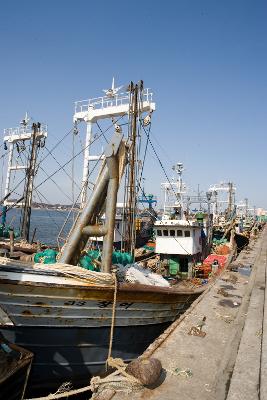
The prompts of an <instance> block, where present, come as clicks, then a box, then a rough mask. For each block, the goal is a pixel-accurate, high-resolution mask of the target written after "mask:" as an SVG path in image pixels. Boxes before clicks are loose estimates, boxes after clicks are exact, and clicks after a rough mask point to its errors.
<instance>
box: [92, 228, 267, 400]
mask: <svg viewBox="0 0 267 400" xmlns="http://www.w3.org/2000/svg"><path fill="white" fill-rule="evenodd" d="M266 260H267V228H266V229H265V230H264V231H263V232H262V233H261V235H260V236H259V237H258V239H257V240H255V241H253V242H251V243H250V245H249V247H248V249H247V250H244V251H243V252H241V253H240V255H239V257H238V258H237V260H236V261H235V262H234V264H235V266H236V270H235V271H231V272H229V271H225V273H224V274H223V275H222V276H221V277H220V278H219V279H218V280H217V281H216V283H215V284H214V285H213V286H211V287H210V288H209V289H208V290H207V291H206V292H205V293H204V294H203V295H202V296H200V298H198V299H197V300H196V301H195V302H194V303H193V304H192V306H191V307H190V309H189V310H187V312H186V313H185V314H183V315H182V316H181V317H180V318H179V320H177V321H175V322H174V323H173V324H172V325H171V326H170V327H169V328H168V329H167V330H166V331H165V332H164V333H163V334H162V335H161V336H160V337H159V338H158V339H157V340H156V341H155V342H154V343H152V344H151V346H150V347H149V348H148V349H147V350H146V351H145V353H144V354H143V357H156V358H158V359H159V360H160V361H161V363H162V367H163V372H164V373H163V374H162V379H161V382H160V383H159V385H158V386H157V387H154V388H152V389H148V388H145V389H143V390H141V391H138V392H134V393H127V395H126V394H125V392H114V391H113V390H112V391H110V390H107V391H104V392H103V393H102V395H100V396H98V397H97V399H99V400H100V399H105V400H109V399H112V400H122V399H125V398H126V396H127V398H128V399H135V400H138V399H140V400H141V399H151V400H152V399H153V400H156V399H164V400H174V399H182V400H215V399H216V400H256V399H260V400H267V296H265V293H266V267H267V261H266ZM250 266H251V268H250ZM204 317H205V318H204ZM203 318H204V320H205V322H204V325H203V327H202V331H203V332H204V334H202V335H201V336H194V335H191V334H189V332H190V330H191V328H192V327H197V326H198V325H199V324H200V325H201V323H202V324H203V322H202V321H203ZM193 330H194V328H193ZM133 339H134V338H133Z"/></svg>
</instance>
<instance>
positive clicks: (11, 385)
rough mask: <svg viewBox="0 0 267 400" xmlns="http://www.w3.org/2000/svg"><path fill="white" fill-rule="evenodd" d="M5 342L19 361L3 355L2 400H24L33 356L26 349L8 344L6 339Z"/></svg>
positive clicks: (0, 377)
mask: <svg viewBox="0 0 267 400" xmlns="http://www.w3.org/2000/svg"><path fill="white" fill-rule="evenodd" d="M1 341H2V340H1ZM3 342H4V343H6V344H8V347H9V349H11V350H12V351H13V352H15V354H17V359H16V358H14V356H11V355H9V356H8V355H6V356H5V353H4V352H2V353H1V373H0V400H7V399H8V400H22V399H23V398H24V393H25V389H26V385H27V382H28V377H29V373H30V369H31V364H32V359H33V354H32V353H31V352H30V351H28V350H25V349H24V348H21V347H19V346H16V345H14V344H12V343H8V342H9V341H8V340H7V338H6V337H5V339H4V341H3ZM3 361H4V364H3Z"/></svg>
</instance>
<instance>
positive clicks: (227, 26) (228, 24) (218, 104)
mask: <svg viewBox="0 0 267 400" xmlns="http://www.w3.org/2000/svg"><path fill="white" fill-rule="evenodd" d="M266 20H267V3H266V2H265V1H261V0H253V1H252V0H251V1H250V0H229V1H228V0H225V1H219V0H210V1H209V0H203V1H201V0H195V1H194V0H183V1H182V0H177V1H170V0H165V1H164V2H163V1H158V0H154V1H150V0H146V1H144V0H143V1H140V0H137V1H135V2H129V1H125V0H124V1H122V0H113V1H107V0H102V1H101V2H91V1H86V0H75V1H68V0H64V1H63V0H57V1H55V0H54V1H52V0H46V1H36V0H35V1H31V0H24V1H19V0H17V1H14V0H13V1H12V0H9V2H3V3H2V4H1V13H0V55H1V70H0V71H1V72H0V133H1V138H0V139H1V142H2V133H3V130H4V128H8V127H12V126H16V125H17V124H18V123H19V121H20V120H21V118H22V116H24V114H25V111H28V112H29V114H30V115H31V116H32V117H33V118H34V119H35V120H36V121H41V122H46V123H47V124H48V127H49V137H48V138H47V142H46V144H47V147H48V148H49V149H51V148H53V146H54V144H55V143H56V142H57V141H58V140H60V139H61V138H62V137H63V136H64V135H65V134H66V133H67V132H69V131H70V130H71V129H72V126H73V124H72V118H73V111H74V101H76V100H82V99H87V98H90V97H98V96H101V95H102V93H103V92H102V89H104V88H108V87H109V86H110V84H111V80H112V77H113V76H114V77H115V81H116V83H117V84H118V85H122V84H127V83H128V82H129V81H131V80H132V81H134V82H137V81H138V80H140V79H143V80H144V83H145V86H146V87H149V88H151V89H152V91H153V93H154V101H155V103H156V111H155V113H154V114H153V117H152V126H151V140H152V142H153V144H154V146H155V149H156V151H157V153H158V155H159V157H160V160H161V162H162V164H163V165H164V168H165V170H166V172H167V174H168V176H169V177H170V178H171V177H172V175H173V172H172V169H171V167H172V166H173V165H174V164H175V163H176V162H182V163H183V164H184V166H185V172H184V180H185V181H186V182H187V184H188V186H189V188H190V189H191V190H197V186H198V184H199V185H200V190H203V191H204V192H205V191H206V190H207V189H208V187H209V186H210V185H211V184H214V183H219V182H220V181H233V182H234V183H235V185H236V188H237V199H238V200H242V199H244V198H248V199H249V202H250V204H251V205H252V206H254V205H255V206H257V207H263V208H267V185H266V183H265V178H266V173H267V168H266V149H267V146H266V127H267V112H266V111H267V107H266V106H267V74H266V71H267V24H266ZM84 134H85V126H81V127H80V128H79V135H78V136H79V138H78V139H75V140H76V141H77V143H76V144H75V145H74V148H75V149H76V151H78V149H79V146H81V143H83V142H84ZM68 139H69V141H68V142H67V143H65V142H63V143H62V145H60V146H59V147H58V148H57V149H56V150H55V152H54V155H55V158H56V160H57V162H58V163H60V164H63V163H64V162H65V161H66V159H67V157H70V156H71V154H72V151H73V149H72V140H74V139H72V138H71V137H69V138H68ZM75 146H76V147H75ZM2 154H3V147H1V148H0V156H1V155H2ZM57 162H56V161H55V160H54V159H53V158H52V157H50V158H47V159H46V162H45V164H44V169H45V172H46V174H51V173H53V171H55V170H56V169H57V168H58V164H57ZM1 163H2V161H1V162H0V164H1ZM1 168H2V166H1V165H0V169H1ZM67 168H70V169H69V171H70V170H71V168H72V166H71V165H68V167H67ZM73 168H75V174H76V175H77V176H76V175H75V176H76V179H77V181H78V180H79V179H80V173H81V162H77V164H76V165H75V166H73ZM42 173H43V175H42V176H41V178H38V179H43V180H44V179H45V177H46V175H45V174H44V172H42ZM144 176H145V178H146V179H145V190H146V192H151V193H154V194H155V195H158V196H160V183H161V182H163V181H164V180H165V176H164V173H163V171H162V169H161V167H160V165H159V163H158V161H157V160H156V158H155V156H154V155H153V151H152V149H151V148H149V149H148V157H147V164H146V166H145V170H144ZM53 179H54V181H55V182H56V183H57V184H58V185H59V186H60V188H61V189H62V191H60V190H59V189H58V187H56V185H55V184H54V183H53V182H50V183H48V182H46V183H45V184H43V185H42V186H41V187H40V191H42V193H43V195H44V196H45V198H47V199H48V200H49V201H51V202H61V203H65V204H66V203H70V201H69V199H68V198H67V196H66V193H69V194H70V193H71V182H70V180H69V178H68V177H67V176H66V174H64V173H62V172H60V173H58V174H55V175H54V177H53ZM2 186H3V181H2ZM63 192H64V193H65V194H64V195H63Z"/></svg>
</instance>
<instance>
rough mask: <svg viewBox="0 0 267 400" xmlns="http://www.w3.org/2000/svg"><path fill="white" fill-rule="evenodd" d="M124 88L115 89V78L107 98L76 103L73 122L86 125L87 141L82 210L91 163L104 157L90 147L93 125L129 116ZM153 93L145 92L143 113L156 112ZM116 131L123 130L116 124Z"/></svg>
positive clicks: (126, 93)
mask: <svg viewBox="0 0 267 400" xmlns="http://www.w3.org/2000/svg"><path fill="white" fill-rule="evenodd" d="M122 87H123V86H119V87H115V83H114V78H113V80H112V86H111V88H110V89H105V90H103V91H104V93H105V96H103V97H98V98H92V99H89V100H82V101H76V102H75V112H74V116H73V122H74V123H75V124H76V123H77V122H81V121H83V122H85V123H86V139H85V149H84V163H83V176H82V191H81V208H83V207H84V205H85V203H86V200H87V186H88V178H89V172H90V163H91V162H92V161H97V160H99V159H101V158H104V156H101V155H91V154H90V147H91V143H92V134H93V124H94V123H96V122H97V121H98V120H101V119H107V118H111V119H113V118H114V119H115V118H118V117H121V116H123V115H129V112H130V92H124V93H123V92H120V90H121V89H122ZM152 97H153V93H152V91H151V90H150V89H148V88H147V89H144V90H143V101H142V103H141V102H140V101H139V109H141V111H142V112H152V111H154V110H155V108H156V106H155V103H153V102H152ZM114 125H115V129H116V130H121V127H120V126H119V125H117V124H116V123H114Z"/></svg>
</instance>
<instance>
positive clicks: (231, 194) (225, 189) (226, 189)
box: [208, 182, 236, 222]
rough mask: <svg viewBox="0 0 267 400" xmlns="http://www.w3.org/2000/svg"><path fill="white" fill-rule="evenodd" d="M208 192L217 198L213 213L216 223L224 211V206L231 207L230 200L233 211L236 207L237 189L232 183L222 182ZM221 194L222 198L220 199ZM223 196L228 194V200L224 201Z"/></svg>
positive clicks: (211, 187)
mask: <svg viewBox="0 0 267 400" xmlns="http://www.w3.org/2000/svg"><path fill="white" fill-rule="evenodd" d="M208 191H209V192H210V193H212V195H213V196H214V198H215V201H214V202H213V210H212V213H213V220H214V222H216V221H217V219H218V217H219V215H220V213H221V212H222V211H223V206H225V205H228V206H229V200H230V199H231V203H232V204H230V207H231V211H232V208H233V207H234V204H235V193H236V187H235V185H234V184H233V183H232V182H220V183H219V184H215V185H213V186H210V187H209V190H208ZM220 194H221V196H220V197H219V195H220ZM222 194H227V195H228V198H227V199H222Z"/></svg>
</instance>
